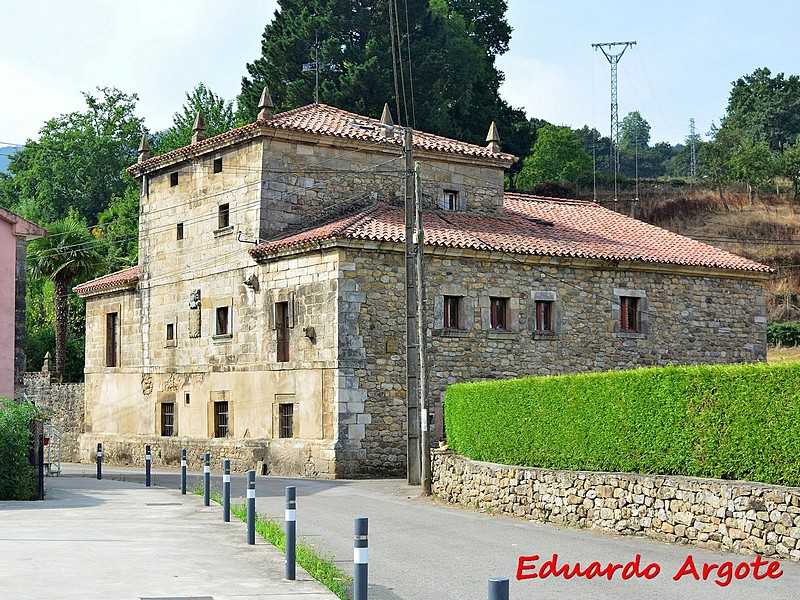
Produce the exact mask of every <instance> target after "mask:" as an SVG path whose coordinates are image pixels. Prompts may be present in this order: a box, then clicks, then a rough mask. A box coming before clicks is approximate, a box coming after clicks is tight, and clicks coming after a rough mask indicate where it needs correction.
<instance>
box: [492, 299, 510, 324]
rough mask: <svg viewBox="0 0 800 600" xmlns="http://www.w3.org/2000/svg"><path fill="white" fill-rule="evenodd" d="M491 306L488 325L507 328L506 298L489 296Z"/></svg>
mask: <svg viewBox="0 0 800 600" xmlns="http://www.w3.org/2000/svg"><path fill="white" fill-rule="evenodd" d="M489 303H490V307H491V321H490V326H491V328H492V329H507V328H508V327H507V325H508V317H507V309H508V298H490V299H489Z"/></svg>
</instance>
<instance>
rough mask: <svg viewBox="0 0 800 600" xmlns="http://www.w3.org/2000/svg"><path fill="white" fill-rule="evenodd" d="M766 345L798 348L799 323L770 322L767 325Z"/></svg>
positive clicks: (799, 343)
mask: <svg viewBox="0 0 800 600" xmlns="http://www.w3.org/2000/svg"><path fill="white" fill-rule="evenodd" d="M767 343H768V344H772V345H773V346H777V345H781V346H798V345H800V323H798V322H797V321H792V322H789V323H775V322H772V323H770V324H769V325H767Z"/></svg>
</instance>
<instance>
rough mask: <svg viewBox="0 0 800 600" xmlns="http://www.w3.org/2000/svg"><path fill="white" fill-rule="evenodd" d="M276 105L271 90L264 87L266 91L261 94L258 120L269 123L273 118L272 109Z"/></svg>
mask: <svg viewBox="0 0 800 600" xmlns="http://www.w3.org/2000/svg"><path fill="white" fill-rule="evenodd" d="M273 108H275V104H274V103H273V102H272V96H270V94H269V88H267V86H264V91H263V92H261V98H260V99H259V101H258V119H259V120H260V121H268V120H270V119H271V118H272V116H273V115H272V109H273Z"/></svg>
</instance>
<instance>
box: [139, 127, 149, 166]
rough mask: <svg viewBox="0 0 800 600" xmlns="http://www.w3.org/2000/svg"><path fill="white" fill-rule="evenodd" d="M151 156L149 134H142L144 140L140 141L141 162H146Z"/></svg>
mask: <svg viewBox="0 0 800 600" xmlns="http://www.w3.org/2000/svg"><path fill="white" fill-rule="evenodd" d="M148 158H150V142H148V141H147V134H146V133H143V134H142V141H141V142H139V162H144V161H146V160H147V159H148Z"/></svg>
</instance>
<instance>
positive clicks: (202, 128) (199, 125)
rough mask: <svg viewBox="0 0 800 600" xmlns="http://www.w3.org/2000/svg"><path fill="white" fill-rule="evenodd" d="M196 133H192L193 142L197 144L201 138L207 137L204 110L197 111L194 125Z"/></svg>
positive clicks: (193, 128)
mask: <svg viewBox="0 0 800 600" xmlns="http://www.w3.org/2000/svg"><path fill="white" fill-rule="evenodd" d="M192 130H193V131H194V134H192V143H193V144H196V143H197V142H199V141H200V140H204V139H206V120H205V119H204V118H203V111H202V110H198V111H197V118H196V119H195V120H194V127H192Z"/></svg>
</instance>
